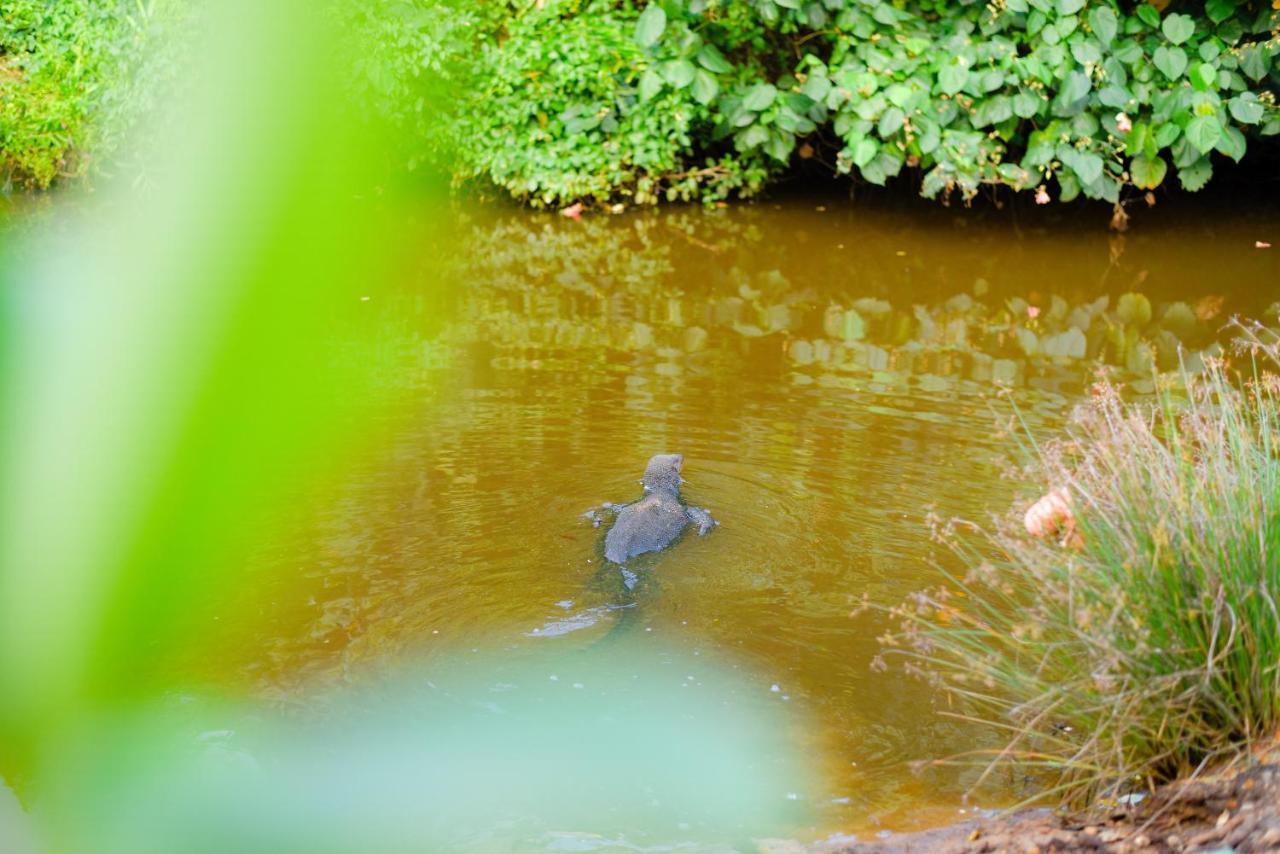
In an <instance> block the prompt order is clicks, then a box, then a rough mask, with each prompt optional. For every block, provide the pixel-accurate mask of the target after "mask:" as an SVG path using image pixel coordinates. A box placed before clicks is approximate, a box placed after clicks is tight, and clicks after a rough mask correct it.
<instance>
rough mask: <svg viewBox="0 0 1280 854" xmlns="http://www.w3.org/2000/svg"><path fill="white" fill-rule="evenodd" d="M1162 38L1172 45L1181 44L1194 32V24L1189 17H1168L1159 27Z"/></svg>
mask: <svg viewBox="0 0 1280 854" xmlns="http://www.w3.org/2000/svg"><path fill="white" fill-rule="evenodd" d="M1160 31H1161V32H1163V33H1164V37H1165V38H1167V39H1168V40H1169V41H1171V42H1173V43H1174V44H1182V43H1183V42H1185V41H1186V40H1187V39H1189V38H1191V36H1192V34H1193V33H1195V31H1196V22H1195V21H1194V20H1192V19H1191V17H1190V16H1189V15H1178V14H1173V15H1169V16H1168V17H1166V18H1165V19H1164V23H1162V24H1161V25H1160Z"/></svg>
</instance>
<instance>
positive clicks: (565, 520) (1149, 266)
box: [254, 203, 1280, 835]
mask: <svg viewBox="0 0 1280 854" xmlns="http://www.w3.org/2000/svg"><path fill="white" fill-rule="evenodd" d="M1104 220H1105V218H1104V217H1102V216H1099V217H1098V218H1096V219H1094V220H1089V221H1087V222H1083V223H1079V222H1077V223H1074V224H1073V223H1057V222H1055V221H1052V220H1050V219H1048V218H1046V217H1045V216H1038V219H1034V220H1033V221H1030V222H1028V221H1025V217H1024V221H1019V218H1018V217H1015V216H1012V215H1006V214H1000V215H996V214H994V213H991V214H987V215H985V216H984V215H978V214H974V213H965V212H962V211H945V210H936V211H931V212H929V213H927V214H921V213H920V211H918V210H913V211H910V212H896V211H884V210H879V211H876V210H859V209H857V208H853V207H849V206H844V205H831V206H829V208H828V209H823V208H822V207H819V206H816V205H815V204H813V203H808V204H800V203H791V204H785V205H769V204H762V205H757V206H752V207H738V208H731V209H728V210H720V211H710V212H702V211H698V210H677V211H670V212H665V213H642V214H635V215H631V214H628V215H623V216H617V217H597V218H592V219H586V220H583V221H581V222H573V221H569V220H566V219H562V218H559V217H555V216H551V215H535V214H530V213H526V212H488V213H484V214H473V215H472V216H471V217H470V218H469V219H468V220H467V221H466V222H465V223H464V224H463V225H462V226H461V227H460V232H461V234H462V237H460V238H457V239H456V240H453V241H451V247H452V249H453V250H457V249H458V248H459V247H461V249H462V251H461V252H458V253H456V254H459V255H461V257H456V258H455V257H450V253H448V252H446V253H440V252H439V251H438V250H437V249H431V250H430V251H424V255H425V256H426V257H424V258H423V261H422V263H424V264H427V265H431V266H432V267H434V268H437V269H438V265H441V264H443V265H445V268H444V269H446V270H447V274H446V276H445V278H446V279H447V281H449V282H450V283H451V287H450V289H449V292H448V294H447V295H446V296H445V297H444V298H438V297H435V296H433V295H432V294H431V293H425V292H424V293H419V292H417V291H416V290H415V287H414V285H413V284H412V280H410V282H409V283H408V284H406V287H405V290H404V291H403V292H402V293H401V294H399V295H397V296H395V297H393V298H391V299H389V300H386V301H385V302H384V304H381V305H379V304H375V303H370V304H363V305H361V306H360V307H359V309H358V310H359V311H362V312H365V313H366V315H367V319H366V321H365V322H368V323H369V324H371V325H372V328H373V329H375V330H377V331H378V333H379V334H380V335H384V336H385V338H386V341H387V344H386V351H387V352H386V364H385V365H384V366H383V368H382V370H383V371H384V373H385V380H386V384H387V385H388V386H389V387H391V388H394V389H396V390H397V391H396V395H395V396H396V400H397V404H396V407H395V410H396V411H395V413H394V415H393V416H392V417H390V418H389V420H388V422H387V425H386V426H385V427H384V429H383V430H382V432H376V433H375V434H373V435H372V436H371V438H370V441H369V449H368V452H367V454H366V455H365V458H364V459H363V461H362V463H361V465H360V466H359V467H358V470H357V472H356V474H355V475H353V476H352V477H351V478H349V482H347V483H346V484H345V486H344V487H343V488H342V490H341V491H340V494H339V495H338V497H336V498H334V497H333V496H327V495H326V496H322V497H321V498H319V499H317V502H316V503H317V510H316V512H315V515H314V518H311V519H310V520H309V521H308V523H307V524H306V525H305V526H304V528H303V532H302V533H301V534H299V535H298V536H297V537H296V538H294V539H292V540H290V541H289V542H288V543H287V544H285V545H283V546H281V549H282V552H281V554H279V555H276V556H272V557H270V559H272V560H278V561H282V562H285V563H288V564H289V565H291V566H296V567H297V571H298V572H299V573H300V574H301V575H302V576H304V577H305V578H306V581H305V589H304V590H302V591H301V592H299V591H298V590H295V589H292V588H290V589H289V590H288V591H284V592H281V593H280V594H279V596H278V597H277V600H276V602H275V604H274V606H273V607H275V609H276V610H275V611H274V612H273V620H274V623H273V625H274V631H275V635H274V636H273V637H272V638H271V639H269V640H268V642H267V646H266V648H265V651H264V652H262V653H261V654H258V655H256V656H255V657H254V669H255V673H256V674H257V678H258V679H259V680H260V683H261V684H262V685H264V686H266V687H265V688H264V690H265V691H266V692H267V693H269V694H273V695H280V696H293V692H294V691H295V689H296V688H297V686H299V685H301V684H304V683H305V682H307V680H312V679H320V680H321V681H324V680H333V679H342V678H345V677H348V676H351V675H353V674H358V673H360V672H361V671H362V669H367V668H369V667H373V666H376V665H377V664H378V663H379V662H385V661H394V660H396V659H398V658H399V657H402V656H408V655H411V654H413V655H419V654H425V655H427V656H428V657H429V656H431V655H437V654H444V653H465V652H467V651H469V650H471V649H484V650H495V649H498V650H507V651H509V652H510V653H511V654H512V655H517V654H519V651H520V650H528V649H530V648H541V647H540V645H547V644H557V645H561V646H562V647H563V648H565V649H573V648H578V647H581V648H588V647H591V646H592V645H594V644H598V643H601V642H602V641H603V640H605V639H608V638H611V637H614V636H616V634H617V633H626V634H627V635H628V636H629V637H631V638H632V639H633V643H634V642H637V641H635V640H634V639H635V638H640V641H638V642H640V643H643V642H644V641H643V639H644V637H645V636H648V637H652V638H653V639H654V641H655V643H656V642H659V641H661V642H663V643H674V644H676V645H678V646H680V647H683V648H685V649H687V650H690V651H694V652H700V653H705V654H707V655H715V656H720V657H722V658H727V659H728V660H730V661H732V662H733V663H734V664H736V665H737V666H738V667H739V668H740V670H741V671H742V672H743V673H744V674H746V677H745V678H746V684H748V685H749V686H752V687H751V688H750V689H749V690H751V691H754V692H758V693H757V694H755V695H754V696H758V697H760V698H765V699H767V700H768V701H769V702H776V703H779V704H787V706H788V709H789V711H790V713H791V714H790V719H791V720H792V721H793V729H794V734H793V735H792V740H793V742H794V744H795V749H796V751H797V752H799V753H802V754H804V755H806V756H807V757H809V758H810V759H811V760H812V762H813V764H814V766H815V767H816V768H817V769H818V771H819V772H820V774H819V779H820V780H822V781H823V782H822V783H821V786H820V787H819V789H817V790H814V791H808V792H803V793H800V796H801V797H803V798H804V799H806V800H807V801H808V802H810V803H811V804H812V805H813V807H814V808H815V811H816V815H817V824H816V825H815V826H814V827H813V829H812V830H811V831H808V832H810V833H811V834H812V835H821V834H825V833H829V832H832V831H836V830H855V831H858V832H859V833H866V832H867V831H868V830H871V831H874V830H875V829H876V828H878V827H888V828H893V829H905V828H910V827H918V826H923V825H928V824H936V823H940V822H945V821H948V820H951V819H953V818H955V817H957V815H958V811H959V810H961V809H962V808H963V807H964V804H963V803H962V802H961V795H962V793H963V792H964V790H965V788H966V785H967V784H968V783H970V782H971V781H972V779H973V777H974V773H973V772H969V771H961V770H956V769H934V770H930V771H928V772H926V773H924V774H923V775H915V774H913V773H912V772H911V771H910V770H909V768H908V763H909V762H910V761H911V760H915V759H922V758H935V757H939V756H944V755H947V754H950V753H954V752H956V751H959V750H963V749H966V748H968V747H971V746H973V741H972V739H973V733H972V731H969V730H966V729H964V728H963V727H962V726H960V725H958V724H956V723H953V722H949V721H948V720H946V719H944V718H942V717H940V716H939V715H938V714H937V711H938V710H937V708H936V707H935V705H934V703H933V700H932V698H931V696H930V694H929V693H928V691H927V690H926V689H925V688H924V687H923V686H922V685H920V684H917V683H915V682H913V681H911V680H909V679H907V678H905V677H904V676H903V675H902V674H900V673H896V672H890V673H886V674H879V673H874V672H872V671H871V669H870V668H869V662H870V660H871V659H872V657H873V656H874V655H875V653H876V651H877V643H876V640H875V638H876V635H877V634H879V633H880V632H881V631H882V630H883V627H882V623H881V621H880V619H879V618H878V617H877V616H876V615H875V614H874V613H869V614H862V615H860V616H857V617H851V616H850V612H851V610H853V608H854V607H855V605H856V604H857V603H858V602H859V600H861V599H862V598H863V597H864V595H865V596H869V598H870V599H871V600H872V601H873V602H877V603H883V604H892V603H895V602H897V601H900V600H901V599H902V598H903V597H905V596H906V595H907V594H909V593H910V592H911V591H913V590H915V589H917V588H920V587H922V586H925V585H927V584H929V583H931V582H932V581H933V580H934V579H935V578H936V573H937V569H936V568H935V566H934V561H935V560H938V559H945V556H943V555H939V554H938V553H937V552H936V550H935V547H934V545H933V544H932V543H931V541H930V536H929V529H928V526H927V524H926V516H927V514H928V513H929V512H930V511H931V510H932V511H934V512H937V513H938V514H940V515H942V516H944V517H945V516H950V515H960V516H965V517H968V518H974V519H983V518H986V517H987V516H988V515H989V514H990V513H992V512H1002V511H1004V510H1005V509H1007V508H1008V507H1009V505H1010V502H1011V501H1012V500H1014V498H1015V497H1016V496H1017V495H1018V494H1019V490H1020V489H1022V490H1024V492H1023V493H1022V494H1024V495H1025V489H1026V487H1025V485H1021V486H1020V485H1018V484H1014V483H1011V482H1009V481H1008V480H1005V479H1002V477H1001V470H1002V457H1003V455H1004V454H1006V453H1007V452H1009V451H1010V449H1011V446H1010V441H1009V438H1008V437H1007V436H1005V435H1002V434H1001V433H1000V432H999V431H998V430H997V421H998V417H997V416H998V415H1000V414H1003V415H1006V416H1007V414H1008V412H1009V401H1008V399H1006V397H1003V396H1002V390H1005V389H1007V390H1008V392H1009V394H1008V398H1011V399H1012V400H1013V401H1015V402H1016V404H1017V406H1018V407H1019V408H1020V410H1021V411H1022V413H1023V414H1024V416H1025V417H1026V419H1027V421H1028V423H1029V424H1030V425H1031V426H1032V427H1033V428H1035V429H1037V430H1046V431H1047V430H1051V429H1053V428H1055V427H1056V426H1058V425H1060V423H1061V421H1062V419H1063V416H1064V413H1065V412H1066V411H1067V408H1068V407H1069V406H1070V405H1071V404H1072V402H1073V401H1075V400H1077V399H1078V398H1079V397H1080V395H1081V394H1082V393H1084V391H1085V390H1086V389H1087V387H1088V385H1089V383H1090V382H1091V378H1092V375H1093V372H1094V370H1095V368H1096V367H1097V366H1098V364H1101V363H1106V364H1110V365H1113V366H1115V369H1116V371H1117V373H1118V375H1119V376H1121V377H1122V378H1126V379H1128V380H1130V381H1132V382H1133V383H1134V384H1135V387H1136V390H1137V391H1138V392H1141V391H1143V390H1144V389H1146V388H1148V387H1149V386H1148V383H1149V381H1150V377H1151V370H1152V366H1153V365H1154V366H1155V367H1156V368H1169V367H1172V366H1173V365H1174V364H1176V361H1177V358H1178V355H1177V354H1178V349H1177V348H1178V345H1179V344H1181V345H1183V346H1184V347H1185V348H1186V349H1185V353H1186V355H1187V358H1190V359H1191V360H1192V362H1193V363H1194V360H1195V358H1197V356H1196V355H1195V354H1197V353H1198V352H1199V351H1201V350H1203V349H1204V348H1206V347H1209V346H1211V345H1212V343H1213V341H1214V340H1215V337H1216V335H1217V330H1218V328H1219V327H1220V326H1221V324H1222V323H1223V322H1224V321H1225V319H1226V318H1227V316H1228V315H1229V314H1230V313H1232V312H1233V311H1245V312H1250V313H1258V312H1260V311H1261V310H1262V309H1264V308H1265V307H1266V306H1267V305H1268V304H1269V303H1270V302H1271V301H1272V300H1275V299H1277V298H1280V289H1278V288H1277V286H1276V282H1278V281H1280V276H1277V272H1278V270H1277V266H1278V264H1277V259H1278V258H1280V255H1277V254H1276V253H1277V252H1280V250H1273V251H1266V250H1259V249H1255V248H1254V245H1253V244H1254V241H1255V240H1256V239H1266V240H1274V239H1275V238H1276V237H1277V236H1278V235H1277V231H1278V230H1277V222H1278V220H1277V219H1276V218H1275V217H1271V218H1270V219H1265V218H1263V219H1260V218H1258V217H1257V216H1254V217H1253V218H1250V219H1244V218H1240V219H1237V220H1235V221H1232V222H1229V223H1227V224H1218V225H1211V224H1208V223H1206V222H1193V221H1185V220H1184V221H1176V220H1174V219H1169V220H1165V221H1159V222H1154V221H1152V222H1148V223H1145V224H1143V225H1142V226H1141V227H1140V228H1139V230H1137V231H1135V232H1133V233H1130V234H1128V235H1125V236H1117V235H1112V234H1109V233H1108V232H1107V231H1106V230H1105V221H1104ZM410 278H412V277H410ZM1131 293H1132V294H1136V295H1137V296H1124V295H1126V294H1131ZM661 452H679V453H682V454H684V456H685V460H686V463H685V472H684V474H685V477H686V478H687V479H688V481H689V484H688V485H687V487H686V498H687V499H688V500H689V501H690V503H693V504H696V505H699V506H705V507H707V508H709V509H710V510H711V511H712V513H713V514H714V515H715V517H716V518H717V519H718V520H719V521H720V522H721V525H720V527H719V528H717V529H715V530H714V531H713V532H712V533H711V534H709V535H708V536H707V537H705V538H698V537H686V538H685V539H684V540H683V541H681V542H679V543H678V544H677V545H676V546H675V547H674V548H672V549H671V550H670V551H669V552H667V553H665V554H663V555H661V556H660V557H658V558H657V559H654V560H648V561H640V562H638V565H639V566H640V568H641V569H642V576H643V579H642V583H641V585H640V587H639V588H638V590H637V592H636V594H635V596H634V604H635V607H634V608H631V609H625V610H622V611H606V610H593V609H599V608H601V606H606V605H608V604H610V603H616V602H618V601H621V600H620V599H619V598H618V597H619V596H622V595H623V594H622V593H621V592H620V591H621V588H620V585H618V584H616V583H615V574H614V573H613V572H612V571H605V572H603V573H602V572H601V568H600V564H601V560H602V551H601V538H602V535H603V531H602V530H596V529H594V528H592V526H591V525H590V524H589V523H588V522H587V521H586V520H584V519H583V518H582V514H583V512H584V511H586V510H587V509H589V508H591V507H593V506H596V505H598V504H599V503H600V502H602V501H606V500H609V501H628V500H631V499H633V498H636V497H638V495H639V487H638V485H637V481H638V479H639V476H640V473H641V471H642V469H643V467H644V464H645V461H646V460H647V459H648V457H649V456H650V455H652V454H655V453H661ZM628 601H632V600H628ZM583 615H586V616H583ZM566 620H569V621H570V622H568V623H566V622H563V621H566ZM578 623H581V624H582V625H581V627H580V628H577V629H576V630H574V631H565V630H566V629H569V628H573V627H575V626H576V625H577V624H578ZM535 630H538V631H537V632H535ZM1010 791H1011V790H1010V789H1009V788H1008V781H1002V782H1001V784H1000V786H998V787H997V788H996V789H995V790H992V791H987V792H984V793H983V795H982V796H981V797H980V798H979V803H981V804H987V805H989V804H991V803H993V802H995V801H998V800H1000V799H1001V798H1002V797H1007V796H1008V795H1009V793H1010ZM788 830H791V831H793V832H801V833H803V832H805V831H804V830H803V829H799V830H797V829H795V828H789V829H788Z"/></svg>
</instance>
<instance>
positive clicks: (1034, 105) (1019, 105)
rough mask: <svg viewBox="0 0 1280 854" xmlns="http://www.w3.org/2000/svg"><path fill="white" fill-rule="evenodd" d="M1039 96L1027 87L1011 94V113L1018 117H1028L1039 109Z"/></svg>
mask: <svg viewBox="0 0 1280 854" xmlns="http://www.w3.org/2000/svg"><path fill="white" fill-rule="evenodd" d="M1040 104H1041V101H1040V96H1039V95H1037V94H1036V93H1035V92H1032V91H1030V90H1028V89H1023V90H1022V91H1020V92H1019V93H1018V94H1016V95H1014V96H1013V114H1014V115H1015V116H1017V117H1018V118H1020V119H1029V118H1031V117H1032V116H1034V115H1035V114H1036V113H1037V112H1039V111H1040Z"/></svg>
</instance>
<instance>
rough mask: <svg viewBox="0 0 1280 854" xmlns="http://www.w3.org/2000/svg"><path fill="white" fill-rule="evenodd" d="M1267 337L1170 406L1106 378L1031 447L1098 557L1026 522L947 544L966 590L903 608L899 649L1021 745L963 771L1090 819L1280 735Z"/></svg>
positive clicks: (1279, 499) (1278, 567)
mask: <svg viewBox="0 0 1280 854" xmlns="http://www.w3.org/2000/svg"><path fill="white" fill-rule="evenodd" d="M1239 328H1240V329H1241V330H1243V331H1245V332H1249V330H1247V329H1245V327H1243V326H1240V327H1239ZM1248 340H1249V343H1250V346H1248V347H1246V348H1244V349H1242V350H1241V351H1240V352H1241V354H1242V358H1241V359H1240V360H1239V361H1238V364H1237V366H1236V367H1233V366H1232V365H1230V364H1228V363H1227V362H1226V361H1222V360H1219V361H1210V362H1208V363H1207V364H1206V365H1205V366H1204V369H1203V371H1200V372H1198V373H1194V374H1193V373H1191V372H1188V371H1183V372H1181V373H1180V375H1179V376H1178V377H1177V379H1176V380H1175V381H1173V382H1171V383H1166V384H1164V386H1163V388H1162V389H1161V390H1160V391H1159V392H1158V394H1157V395H1156V399H1155V402H1154V403H1150V402H1148V403H1141V402H1139V403H1135V402H1127V401H1126V400H1124V399H1123V398H1122V397H1121V395H1120V393H1119V391H1118V389H1117V388H1116V387H1115V386H1113V385H1111V384H1109V383H1107V382H1102V383H1100V384H1099V385H1098V386H1096V387H1095V393H1094V397H1093V399H1092V400H1091V401H1090V402H1089V403H1088V404H1087V405H1085V406H1083V407H1081V409H1080V411H1078V412H1077V413H1076V415H1075V417H1074V418H1073V423H1072V426H1071V428H1070V429H1069V431H1068V436H1067V438H1065V439H1062V440H1058V441H1055V442H1053V443H1051V444H1047V445H1043V446H1038V445H1035V444H1034V442H1031V443H1030V446H1031V448H1032V450H1033V452H1034V459H1035V463H1034V468H1035V469H1036V470H1037V471H1038V473H1039V475H1040V476H1041V477H1042V478H1043V480H1044V482H1045V484H1046V486H1047V487H1049V488H1055V487H1065V488H1066V489H1067V490H1068V491H1069V494H1070V496H1071V503H1072V506H1073V512H1074V515H1075V517H1076V521H1077V525H1078V530H1079V533H1080V534H1081V535H1082V538H1083V541H1082V542H1079V541H1077V542H1075V543H1070V542H1069V538H1064V539H1067V540H1068V542H1066V543H1064V542H1055V541H1054V540H1053V539H1052V538H1049V539H1045V540H1041V539H1035V538H1033V537H1031V536H1029V535H1028V534H1027V532H1026V530H1024V527H1023V524H1022V520H1021V517H1020V515H1019V516H1014V515H1012V514H1011V515H1010V516H1008V517H1006V518H1004V519H1002V520H999V521H998V522H997V523H996V524H994V525H993V526H992V527H991V528H990V529H988V530H981V529H978V528H976V527H974V526H963V525H959V524H956V523H952V524H950V525H948V526H946V528H945V529H944V530H943V531H941V536H942V537H943V538H944V539H945V540H946V542H947V543H948V544H949V545H950V546H951V548H952V549H953V550H954V551H955V553H956V554H957V555H958V556H959V557H960V559H961V561H962V562H963V564H964V566H965V567H966V568H967V574H965V575H964V576H963V577H961V576H959V575H955V576H949V582H948V583H946V584H943V585H941V586H939V587H937V588H934V589H931V590H927V591H923V592H920V593H918V594H915V595H914V596H913V597H912V598H911V599H910V600H909V601H908V603H907V604H905V605H903V606H901V607H899V608H897V609H895V611H894V614H895V615H896V618H897V620H898V623H897V627H896V629H895V630H894V631H893V632H892V633H891V634H890V635H888V636H887V637H886V638H883V639H882V642H883V643H885V644H886V647H887V649H886V653H896V654H899V655H903V656H905V657H906V667H907V669H908V670H909V671H910V672H913V673H916V674H917V675H923V676H924V677H925V678H927V679H929V680H930V681H931V682H932V683H933V684H934V685H935V686H936V687H937V688H938V689H939V690H940V691H942V692H945V694H946V699H947V700H949V701H951V702H952V704H953V705H952V710H951V711H950V712H948V713H949V714H954V715H958V716H959V717H962V718H965V719H968V720H972V721H976V722H980V723H982V724H985V725H987V726H989V727H991V728H992V729H994V730H995V731H996V732H997V733H998V734H999V737H1000V739H1001V741H1003V743H1004V745H1003V747H1000V748H998V749H993V750H983V751H975V752H974V753H973V754H969V755H966V756H961V757H953V758H952V759H951V760H947V761H953V762H955V761H959V762H979V763H985V764H986V765H987V773H988V774H989V773H990V772H991V771H992V770H993V769H995V768H999V767H1002V766H1017V767H1018V768H1019V769H1020V770H1021V771H1023V772H1029V773H1031V774H1032V775H1033V778H1034V779H1036V781H1037V783H1038V784H1040V788H1039V790H1038V792H1037V795H1036V796H1035V797H1034V798H1033V800H1042V799H1052V800H1057V801H1060V802H1064V803H1068V804H1072V805H1076V806H1081V805H1089V804H1099V803H1106V802H1107V801H1108V800H1109V799H1111V798H1114V797H1116V796H1119V795H1121V794H1124V793H1125V792H1128V791H1132V790H1134V789H1138V788H1144V787H1147V788H1149V787H1152V786H1154V785H1156V784H1158V783H1161V782H1164V781H1167V780H1170V779H1175V778H1180V777H1186V776H1191V775H1194V774H1196V773H1198V772H1200V771H1201V770H1202V769H1205V768H1206V767H1217V766H1222V765H1225V764H1227V763H1230V762H1232V761H1235V760H1237V759H1239V758H1241V757H1244V756H1247V755H1248V751H1249V749H1250V748H1251V747H1252V746H1255V745H1258V744H1260V743H1262V742H1264V741H1269V740H1270V739H1272V738H1273V737H1274V736H1275V734H1276V730H1277V725H1278V724H1280V607H1278V605H1280V378H1278V377H1277V376H1276V374H1275V373H1274V371H1275V369H1276V368H1277V366H1278V365H1280V349H1278V348H1277V345H1276V344H1275V343H1274V342H1272V343H1263V342H1262V341H1261V339H1260V336H1259V335H1258V334H1251V335H1249V336H1248ZM1024 435H1026V434H1025V431H1024ZM986 776H987V774H984V775H983V777H986Z"/></svg>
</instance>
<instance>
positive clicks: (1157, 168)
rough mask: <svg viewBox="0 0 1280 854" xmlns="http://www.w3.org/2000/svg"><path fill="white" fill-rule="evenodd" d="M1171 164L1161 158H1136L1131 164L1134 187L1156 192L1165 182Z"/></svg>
mask: <svg viewBox="0 0 1280 854" xmlns="http://www.w3.org/2000/svg"><path fill="white" fill-rule="evenodd" d="M1168 171H1169V164H1167V163H1165V162H1164V159H1163V158H1161V157H1152V158H1149V157H1135V158H1133V162H1132V163H1130V164H1129V177H1130V178H1132V179H1133V185H1134V186H1135V187H1138V188H1140V189H1143V190H1154V189H1155V188H1156V187H1158V186H1160V182H1161V181H1163V180H1164V176H1165V173H1166V172H1168Z"/></svg>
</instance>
